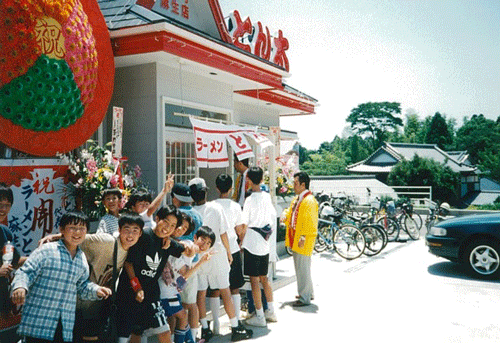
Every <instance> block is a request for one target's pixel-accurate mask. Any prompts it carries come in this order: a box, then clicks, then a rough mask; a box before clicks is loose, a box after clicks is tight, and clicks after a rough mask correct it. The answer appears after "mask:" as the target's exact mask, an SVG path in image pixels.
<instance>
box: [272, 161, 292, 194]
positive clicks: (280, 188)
mask: <svg viewBox="0 0 500 343" xmlns="http://www.w3.org/2000/svg"><path fill="white" fill-rule="evenodd" d="M267 166H268V165H267ZM267 166H266V167H267ZM275 166H276V167H275V168H276V170H275V176H276V195H278V196H281V197H283V198H284V197H285V196H287V195H294V194H295V193H294V191H293V174H294V173H295V171H294V170H293V169H292V168H289V166H288V165H287V164H286V163H283V161H282V160H281V159H280V158H277V159H276V164H275ZM264 183H265V184H266V185H268V186H269V170H267V169H265V172H264Z"/></svg>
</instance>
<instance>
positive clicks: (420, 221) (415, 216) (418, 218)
mask: <svg viewBox="0 0 500 343" xmlns="http://www.w3.org/2000/svg"><path fill="white" fill-rule="evenodd" d="M411 217H412V218H413V219H414V220H415V221H416V222H417V225H418V230H419V231H420V229H421V228H422V226H423V225H424V220H423V219H422V216H421V215H420V214H418V213H417V212H413V213H412V214H411Z"/></svg>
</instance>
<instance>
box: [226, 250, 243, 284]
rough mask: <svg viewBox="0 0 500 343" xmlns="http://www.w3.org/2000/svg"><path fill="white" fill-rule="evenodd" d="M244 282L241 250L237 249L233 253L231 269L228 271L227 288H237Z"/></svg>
mask: <svg viewBox="0 0 500 343" xmlns="http://www.w3.org/2000/svg"><path fill="white" fill-rule="evenodd" d="M244 284H245V279H244V278H243V266H242V263H241V252H240V251H237V252H235V253H234V254H233V263H231V270H230V271H229V288H230V289H238V288H241V287H243V285H244Z"/></svg>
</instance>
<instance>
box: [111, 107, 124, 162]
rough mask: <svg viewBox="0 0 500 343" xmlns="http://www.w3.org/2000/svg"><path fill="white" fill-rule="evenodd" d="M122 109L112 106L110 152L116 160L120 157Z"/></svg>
mask: <svg viewBox="0 0 500 343" xmlns="http://www.w3.org/2000/svg"><path fill="white" fill-rule="evenodd" d="M122 137H123V108H121V107H114V106H113V129H112V135H111V144H112V146H111V152H112V153H113V156H114V157H116V158H121V157H122Z"/></svg>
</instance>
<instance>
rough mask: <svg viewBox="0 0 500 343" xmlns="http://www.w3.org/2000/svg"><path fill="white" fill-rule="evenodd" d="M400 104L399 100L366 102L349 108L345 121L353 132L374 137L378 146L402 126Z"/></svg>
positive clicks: (376, 146)
mask: <svg viewBox="0 0 500 343" xmlns="http://www.w3.org/2000/svg"><path fill="white" fill-rule="evenodd" d="M399 115H401V104H400V103H399V102H368V103H364V104H361V105H359V106H358V107H356V108H354V109H352V110H351V114H349V117H347V119H346V121H347V122H350V123H351V128H352V130H353V131H354V133H356V134H359V135H361V136H369V137H372V138H373V139H374V143H375V146H374V148H375V149H376V148H378V147H379V146H381V145H382V143H383V142H384V141H385V140H386V139H387V138H388V137H389V136H390V134H391V133H394V132H396V133H397V131H398V129H399V127H401V126H403V120H402V119H401V118H400V117H399Z"/></svg>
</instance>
